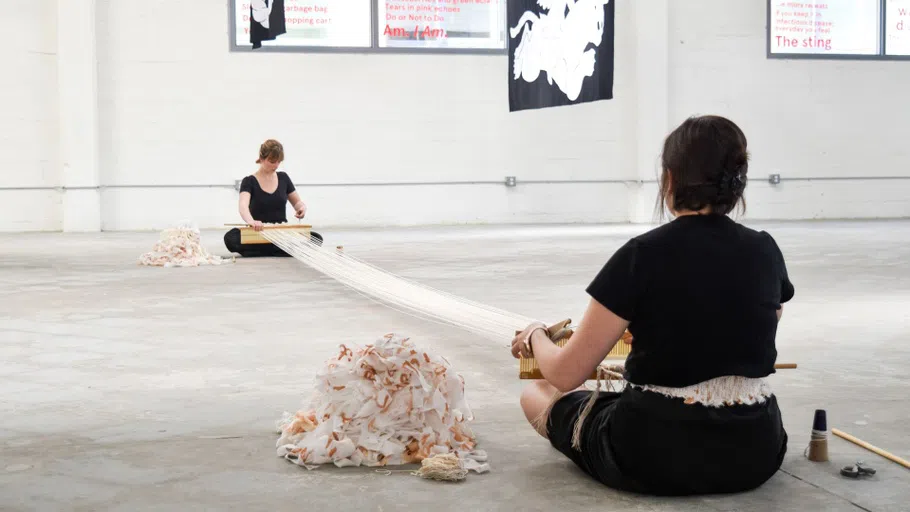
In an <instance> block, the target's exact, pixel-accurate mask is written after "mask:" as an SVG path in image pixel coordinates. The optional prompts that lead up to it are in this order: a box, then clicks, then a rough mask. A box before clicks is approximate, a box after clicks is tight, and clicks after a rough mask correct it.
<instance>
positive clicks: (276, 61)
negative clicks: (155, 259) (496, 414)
mask: <svg viewBox="0 0 910 512" xmlns="http://www.w3.org/2000/svg"><path fill="white" fill-rule="evenodd" d="M227 11H228V4H227V2H226V0H194V1H193V2H187V3H184V4H182V7H181V15H180V16H175V13H174V10H173V8H172V4H171V2H167V1H165V0H145V1H142V2H139V1H136V0H94V1H89V0H86V1H80V2H72V1H69V0H60V1H59V2H58V1H55V0H31V1H29V2H25V3H22V4H21V5H20V7H19V8H17V14H16V16H15V17H11V16H4V17H2V18H0V28H2V29H3V30H4V33H5V34H7V35H8V37H7V38H6V40H7V44H6V45H4V46H3V47H0V58H2V59H3V60H4V64H5V66H4V68H5V69H7V70H11V71H12V72H11V73H4V74H2V75H0V87H2V91H3V93H4V96H5V98H6V105H5V108H3V109H0V230H3V231H42V230H66V231H93V230H99V229H103V230H134V229H160V228H163V227H167V226H170V225H173V224H174V223H176V222H178V221H181V220H191V221H194V222H196V223H197V225H199V226H200V227H202V228H209V227H220V226H222V225H223V224H225V223H230V222H237V221H239V216H238V214H237V206H236V205H237V192H236V190H235V189H234V182H235V180H239V179H241V178H242V177H243V176H245V175H247V174H250V173H252V172H253V171H254V170H255V163H254V160H255V159H256V154H257V150H258V146H259V144H260V143H261V142H262V141H263V140H264V139H266V138H276V139H279V140H281V141H282V142H283V143H284V144H285V149H286V152H287V160H286V162H285V165H284V170H285V171H287V172H288V173H289V174H290V175H291V176H292V178H293V179H294V181H295V182H296V183H297V184H298V186H299V187H300V188H301V193H302V195H303V197H304V200H305V201H306V202H307V203H308V205H309V214H308V220H309V222H310V223H312V224H314V225H322V226H382V225H412V224H452V223H510V222H520V223H531V222H553V223H563V222H586V223H595V222H650V221H652V220H653V219H654V216H653V211H654V210H653V208H654V201H655V191H656V186H655V183H654V180H655V178H656V176H657V170H658V169H657V163H658V158H659V152H660V146H661V142H662V138H663V137H664V136H665V135H666V133H667V132H668V131H669V130H671V129H672V127H673V126H675V125H676V124H678V123H679V122H681V121H682V120H683V119H684V118H685V117H686V116H689V115H692V114H703V113H717V114H721V115H726V116H729V117H731V118H732V119H734V120H735V121H736V122H738V123H739V124H740V125H741V126H742V127H743V129H744V130H745V131H746V134H747V136H748V137H749V141H750V146H751V149H752V152H753V161H752V166H751V168H750V177H751V180H750V184H749V187H748V189H747V190H748V192H747V199H748V208H749V209H748V213H747V218H749V219H756V220H757V219H806V218H871V217H907V216H910V169H908V167H907V166H906V165H905V162H907V161H910V149H908V148H910V146H908V145H907V144H904V143H902V142H903V139H905V138H906V134H907V133H908V131H910V130H908V129H910V102H907V101H905V100H904V96H905V94H906V92H905V91H906V90H907V88H908V87H907V86H908V85H910V61H907V62H874V61H867V62H859V61H806V60H793V61H786V60H768V59H767V58H766V57H765V24H766V13H765V2H764V1H759V0H686V1H684V2H671V1H669V0H635V1H634V2H633V1H631V0H619V1H618V2H617V6H616V12H617V14H616V82H615V87H614V92H615V99H614V100H612V101H604V102H597V103H589V104H583V105H577V106H573V107H563V108H554V109H545V110H535V111H526V112H521V113H514V114H510V113H509V112H508V101H507V87H506V80H507V75H506V73H507V57H506V56H505V55H493V56H491V55H439V54H435V55H416V54H395V55H390V54H375V53H371V54H330V53H319V54H303V53H284V54H279V53H232V52H229V51H228V33H229V27H228V12H227ZM92 21H94V24H92V23H91V22H92ZM166 30H167V31H171V33H172V34H173V35H170V34H167V33H166ZM771 173H779V174H781V176H782V177H783V179H784V181H783V182H782V183H780V184H778V185H770V184H768V183H767V176H768V175H769V174H771ZM506 176H515V177H517V180H518V186H516V187H506V186H505V185H504V180H505V177H506ZM888 176H891V177H894V178H902V179H890V180H886V179H881V178H883V177H888Z"/></svg>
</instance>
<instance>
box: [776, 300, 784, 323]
mask: <svg viewBox="0 0 910 512" xmlns="http://www.w3.org/2000/svg"><path fill="white" fill-rule="evenodd" d="M782 316H784V305H783V304H781V305H780V309H778V310H777V321H778V322H780V317H782Z"/></svg>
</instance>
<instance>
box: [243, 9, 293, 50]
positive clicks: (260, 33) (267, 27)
mask: <svg viewBox="0 0 910 512" xmlns="http://www.w3.org/2000/svg"><path fill="white" fill-rule="evenodd" d="M261 6H264V7H266V8H269V7H270V8H271V9H270V10H269V15H268V18H267V21H266V23H265V24H264V23H262V22H259V21H256V18H255V17H254V16H253V13H254V10H253V4H252V2H251V3H250V43H251V44H252V45H253V49H254V50H255V49H257V48H261V47H262V42H263V41H274V40H275V39H277V38H278V36H280V35H281V34H284V33H286V32H287V20H286V18H285V14H284V0H263V1H262V2H261V5H260V7H261Z"/></svg>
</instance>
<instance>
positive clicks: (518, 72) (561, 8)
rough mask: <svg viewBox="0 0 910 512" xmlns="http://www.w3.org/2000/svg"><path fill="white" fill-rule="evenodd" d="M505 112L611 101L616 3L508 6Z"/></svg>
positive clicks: (592, 0)
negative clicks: (506, 97) (507, 94)
mask: <svg viewBox="0 0 910 512" xmlns="http://www.w3.org/2000/svg"><path fill="white" fill-rule="evenodd" d="M506 10H507V16H506V18H507V20H508V24H509V27H508V30H509V111H510V112H515V111H519V110H528V109H537V108H547V107H558V106H564V105H574V104H577V103H586V102H591V101H599V100H610V99H613V66H614V63H613V48H614V35H615V34H614V26H615V17H616V0H508V6H507V9H506Z"/></svg>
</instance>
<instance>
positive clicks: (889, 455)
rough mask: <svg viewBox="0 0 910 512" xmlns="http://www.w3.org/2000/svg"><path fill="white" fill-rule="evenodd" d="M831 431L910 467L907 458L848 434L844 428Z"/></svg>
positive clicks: (892, 460)
mask: <svg viewBox="0 0 910 512" xmlns="http://www.w3.org/2000/svg"><path fill="white" fill-rule="evenodd" d="M831 433H832V434H834V435H836V436H838V437H841V438H843V439H846V440H847V441H850V442H851V443H853V444H856V445H859V446H862V447H863V448H865V449H867V450H869V451H870V452H873V453H877V454H879V455H881V456H882V457H884V458H886V459H888V460H890V461H891V462H896V463H898V464H900V465H901V466H904V467H905V468H907V469H910V462H907V461H906V460H904V459H902V458H900V457H898V456H896V455H893V454H890V453H888V452H886V451H885V450H882V449H881V448H879V447H877V446H872V445H871V444H869V443H867V442H865V441H863V440H862V439H857V438H855V437H853V436H851V435H850V434H848V433H846V432H844V431H842V430H838V429H836V428H832V429H831Z"/></svg>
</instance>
